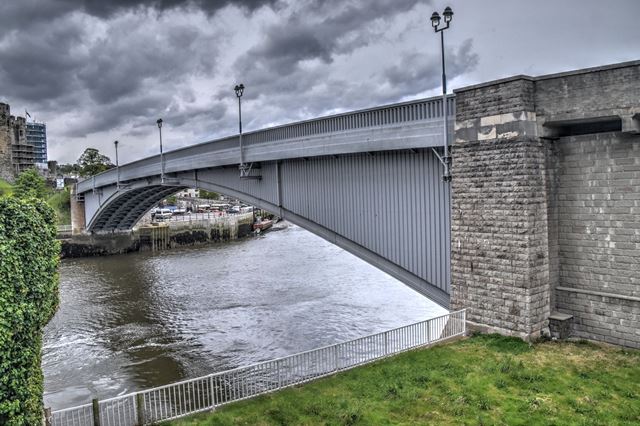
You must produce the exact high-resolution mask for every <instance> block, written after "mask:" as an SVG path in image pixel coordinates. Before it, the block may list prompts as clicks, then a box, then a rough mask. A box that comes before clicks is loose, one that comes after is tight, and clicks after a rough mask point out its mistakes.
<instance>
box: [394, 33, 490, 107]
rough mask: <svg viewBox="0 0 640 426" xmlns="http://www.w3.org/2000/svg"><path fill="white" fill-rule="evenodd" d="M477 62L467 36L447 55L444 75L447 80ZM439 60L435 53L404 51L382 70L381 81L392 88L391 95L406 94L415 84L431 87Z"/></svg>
mask: <svg viewBox="0 0 640 426" xmlns="http://www.w3.org/2000/svg"><path fill="white" fill-rule="evenodd" d="M477 65H478V55H477V54H475V53H474V52H473V43H472V41H471V39H467V40H465V41H464V42H463V43H462V44H461V45H460V47H458V48H457V49H456V50H453V51H452V52H450V53H449V54H448V55H447V75H448V79H449V80H453V79H454V78H455V77H457V76H460V75H463V74H465V73H468V72H471V71H473V70H474V69H475V67H476V66H477ZM440 66H441V63H440V60H439V58H438V57H437V56H429V55H425V54H424V53H418V52H410V53H406V54H404V55H403V56H402V57H401V58H400V60H399V64H398V65H393V66H392V67H389V68H387V69H386V70H385V72H384V77H385V80H384V81H385V82H386V83H388V85H389V86H390V87H392V88H393V92H392V94H391V96H392V97H393V96H398V95H407V94H410V93H411V91H412V90H415V88H416V87H423V88H427V89H432V88H435V87H438V86H439V85H440V84H441V81H440Z"/></svg>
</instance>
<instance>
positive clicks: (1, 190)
mask: <svg viewBox="0 0 640 426" xmlns="http://www.w3.org/2000/svg"><path fill="white" fill-rule="evenodd" d="M12 193H13V185H11V184H10V183H9V182H7V181H6V180H3V179H0V197H1V196H3V195H11V194H12Z"/></svg>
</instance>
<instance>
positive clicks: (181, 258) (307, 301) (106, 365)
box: [43, 227, 444, 408]
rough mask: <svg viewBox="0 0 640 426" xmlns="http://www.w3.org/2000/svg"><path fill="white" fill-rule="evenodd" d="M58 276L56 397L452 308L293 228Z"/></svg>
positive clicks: (61, 402) (195, 369)
mask: <svg viewBox="0 0 640 426" xmlns="http://www.w3.org/2000/svg"><path fill="white" fill-rule="evenodd" d="M60 275H61V306H60V309H59V311H58V313H57V314H56V316H55V318H54V319H53V320H52V322H51V323H50V324H49V325H48V326H47V328H46V331H45V347H44V359H43V367H44V370H45V402H46V404H47V405H50V406H52V407H54V408H63V407H67V406H73V405H77V404H80V403H85V402H87V401H88V400H90V399H91V398H92V397H95V396H97V397H99V398H108V397H111V396H115V395H118V394H122V393H125V392H131V391H134V390H137V389H141V388H147V387H152V386H158V385H162V384H166V383H170V382H172V381H177V380H180V379H183V378H187V377H196V376H200V375H204V374H208V373H211V372H214V371H220V370H223V369H227V368H232V367H236V366H239V365H246V364H251V363H254V362H258V361H262V360H266V359H272V358H275V357H280V356H284V355H287V354H291V353H295V352H299V351H303V350H308V349H312V348H315V347H319V346H324V345H328V344H332V343H335V342H338V341H344V340H349V339H352V338H355V337H359V336H362V335H365V334H370V333H374V332H378V331H382V330H385V329H388V328H391V327H396V326H399V325H403V324H407V323H410V322H415V321H417V320H422V319H426V318H428V317H431V316H434V315H437V314H440V313H442V312H444V310H443V309H442V308H440V307H438V306H437V305H435V304H433V303H431V302H430V301H428V300H426V299H425V298H423V297H422V296H420V295H418V294H417V293H415V292H414V291H412V290H410V289H409V288H407V287H405V286H404V285H402V284H400V283H398V282H397V281H395V280H394V279H393V278H391V277H389V276H388V275H386V274H384V273H382V272H380V271H379V270H377V269H375V268H373V267H371V266H369V265H368V264H366V263H364V262H362V261H360V260H359V259H357V258H355V257H353V256H351V255H349V254H347V253H346V252H344V251H343V250H341V249H339V248H338V247H335V246H333V245H331V244H330V243H328V242H326V241H324V240H322V239H319V238H317V237H315V236H313V235H312V234H310V233H308V232H306V231H304V230H302V229H300V228H297V227H291V228H289V229H286V230H283V231H279V232H272V233H268V234H266V235H264V236H262V237H260V238H257V239H251V240H246V241H241V242H235V243H231V244H224V245H218V246H209V247H204V248H197V249H184V250H175V251H168V252H163V253H156V254H151V253H139V254H130V255H124V256H112V257H101V258H90V259H75V260H68V261H64V262H63V264H62V267H61V274H60Z"/></svg>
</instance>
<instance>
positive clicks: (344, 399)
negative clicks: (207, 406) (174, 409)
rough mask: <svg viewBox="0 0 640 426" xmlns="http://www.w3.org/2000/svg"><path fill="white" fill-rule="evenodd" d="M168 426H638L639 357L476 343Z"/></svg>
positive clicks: (581, 347)
mask: <svg viewBox="0 0 640 426" xmlns="http://www.w3.org/2000/svg"><path fill="white" fill-rule="evenodd" d="M171 424H172V425H180V426H186V425H190V426H196V425H197V426H203V425H430V424H434V425H458V424H463V425H638V424H640V351H633V350H623V349H618V348H611V347H602V346H598V345H595V344H592V343H559V342H545V343H538V344H536V345H533V346H530V345H529V344H527V343H525V342H523V341H521V340H518V339H514V338H508V337H502V336H497V335H489V336H487V335H482V336H475V337H472V338H469V339H466V340H462V341H458V342H455V343H452V344H447V345H442V346H437V347H434V348H430V349H423V350H417V351H412V352H408V353H405V354H402V355H399V356H397V357H394V358H391V359H387V360H384V361H381V362H378V363H375V364H371V365H368V366H364V367H360V368H357V369H354V370H350V371H347V372H344V373H341V374H337V375H335V376H332V377H328V378H325V379H321V380H318V381H316V382H313V383H309V384H306V385H302V386H299V387H294V388H290V389H286V390H283V391H280V392H277V393H273V394H268V395H263V396H261V397H258V398H255V399H251V400H248V401H242V402H238V403H234V404H230V405H228V406H225V407H222V408H220V409H218V410H217V411H216V412H215V413H206V414H200V415H197V416H193V417H190V418H187V419H184V420H179V421H174V422H173V423H171Z"/></svg>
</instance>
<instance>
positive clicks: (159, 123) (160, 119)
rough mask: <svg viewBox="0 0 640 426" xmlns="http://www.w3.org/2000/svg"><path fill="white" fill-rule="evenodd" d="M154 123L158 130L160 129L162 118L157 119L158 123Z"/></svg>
mask: <svg viewBox="0 0 640 426" xmlns="http://www.w3.org/2000/svg"><path fill="white" fill-rule="evenodd" d="M156 123H157V124H158V129H159V128H161V127H162V118H158V121H156Z"/></svg>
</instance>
